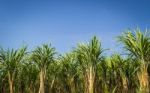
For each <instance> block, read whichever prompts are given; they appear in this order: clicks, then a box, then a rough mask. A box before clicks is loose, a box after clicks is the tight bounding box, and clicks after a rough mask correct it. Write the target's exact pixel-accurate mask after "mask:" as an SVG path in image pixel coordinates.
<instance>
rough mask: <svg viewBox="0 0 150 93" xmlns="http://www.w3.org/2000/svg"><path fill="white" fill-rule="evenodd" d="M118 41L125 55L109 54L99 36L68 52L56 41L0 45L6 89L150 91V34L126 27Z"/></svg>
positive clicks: (0, 81) (0, 90)
mask: <svg viewBox="0 0 150 93" xmlns="http://www.w3.org/2000/svg"><path fill="white" fill-rule="evenodd" d="M118 42H120V43H121V44H122V46H123V49H124V50H125V51H124V52H123V53H124V55H121V54H119V53H114V54H112V55H111V56H108V55H107V56H106V55H104V52H105V51H107V50H105V49H103V48H102V46H101V42H100V41H99V40H98V39H97V37H96V36H94V37H93V38H92V39H91V40H90V41H89V42H87V43H80V44H78V45H77V47H76V48H74V49H73V50H72V51H70V52H69V53H66V54H63V55H60V54H58V53H57V52H56V50H55V48H54V47H52V46H51V44H50V45H49V44H44V45H41V46H38V47H37V48H35V49H34V50H32V51H30V52H29V51H27V48H26V47H23V48H20V49H17V50H14V49H4V48H0V93H149V92H150V80H149V79H150V78H149V75H150V66H149V63H150V35H149V34H148V33H147V32H146V31H145V33H144V32H142V31H140V29H136V30H135V31H126V32H124V33H123V34H122V35H120V36H118Z"/></svg>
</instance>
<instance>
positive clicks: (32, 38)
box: [0, 0, 150, 53]
mask: <svg viewBox="0 0 150 93" xmlns="http://www.w3.org/2000/svg"><path fill="white" fill-rule="evenodd" d="M137 26H138V27H140V28H142V29H145V28H149V27H150V0H60V1H58V0H0V46H2V47H5V48H8V47H9V48H18V47H21V46H22V45H28V48H29V49H32V48H34V47H36V46H37V45H40V44H42V43H49V42H51V43H52V45H53V46H54V47H56V48H57V51H58V52H61V53H63V52H66V51H68V50H70V49H72V48H73V47H75V46H76V44H77V42H84V41H85V42H86V41H88V40H90V39H91V37H92V36H93V35H97V36H98V38H99V39H100V40H101V42H102V45H103V47H104V48H111V49H112V50H118V49H119V48H120V47H118V44H117V43H116V40H115V37H116V36H118V35H119V34H120V33H122V31H124V30H126V29H127V28H136V27H137Z"/></svg>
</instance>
